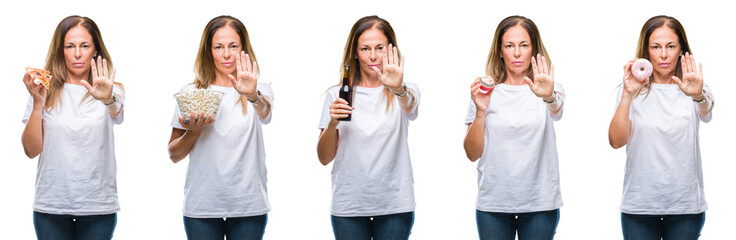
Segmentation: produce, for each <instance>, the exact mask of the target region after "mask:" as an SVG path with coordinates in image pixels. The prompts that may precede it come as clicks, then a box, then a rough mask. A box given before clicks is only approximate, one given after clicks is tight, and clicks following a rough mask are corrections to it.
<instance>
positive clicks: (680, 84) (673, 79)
mask: <svg viewBox="0 0 736 240" xmlns="http://www.w3.org/2000/svg"><path fill="white" fill-rule="evenodd" d="M672 81H675V82H676V83H677V85H679V86H680V88H681V89H682V88H685V87H686V86H685V83H683V82H682V80H680V78H678V77H677V76H672Z"/></svg>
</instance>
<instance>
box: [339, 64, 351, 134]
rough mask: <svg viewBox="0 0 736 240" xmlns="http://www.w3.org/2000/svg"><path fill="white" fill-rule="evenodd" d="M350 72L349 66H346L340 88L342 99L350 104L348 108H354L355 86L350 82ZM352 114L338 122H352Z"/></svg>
mask: <svg viewBox="0 0 736 240" xmlns="http://www.w3.org/2000/svg"><path fill="white" fill-rule="evenodd" d="M348 70H350V66H349V65H345V69H344V71H343V73H342V87H340V98H342V99H345V101H347V102H348V106H351V107H352V106H353V85H352V83H351V82H350V74H349V72H350V71H348ZM350 117H352V114H348V116H347V117H344V118H338V119H337V120H338V121H350Z"/></svg>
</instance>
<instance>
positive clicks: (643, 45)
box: [635, 15, 693, 96]
mask: <svg viewBox="0 0 736 240" xmlns="http://www.w3.org/2000/svg"><path fill="white" fill-rule="evenodd" d="M662 26H667V27H669V28H670V29H672V30H673V31H674V32H675V34H677V39H678V42H679V44H680V50H681V51H682V52H683V53H685V52H689V53H690V54H693V53H692V52H691V50H690V44H688V42H687V35H686V34H685V28H683V27H682V24H680V21H677V19H675V18H673V17H670V16H665V15H659V16H654V17H652V18H650V19H649V20H647V22H646V23H644V26H642V27H641V33H639V43H637V46H636V58H644V59H647V60H649V61H651V56H649V37H651V36H652V33H653V32H654V30H656V29H657V28H660V27H662ZM675 76H677V77H678V78H682V63H681V62H680V59H679V58H678V59H677V66H675ZM652 82H654V78H653V77H652V78H649V82H647V84H645V85H644V87H642V88H640V89H639V91H637V92H636V95H635V96H639V94H641V93H642V90H646V92H647V95H649V89H650V88H651V86H652Z"/></svg>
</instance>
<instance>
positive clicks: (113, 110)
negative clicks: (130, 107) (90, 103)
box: [103, 94, 123, 118]
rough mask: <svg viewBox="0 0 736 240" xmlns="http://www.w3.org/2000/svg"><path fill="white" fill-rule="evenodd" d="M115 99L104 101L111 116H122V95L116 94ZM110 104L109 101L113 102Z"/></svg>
mask: <svg viewBox="0 0 736 240" xmlns="http://www.w3.org/2000/svg"><path fill="white" fill-rule="evenodd" d="M115 97H116V98H115V99H113V100H111V101H108V102H107V103H105V102H103V103H104V104H105V108H107V113H109V114H110V117H112V118H117V117H118V116H120V113H122V112H123V102H122V101H120V98H121V97H120V95H117V94H116V95H115ZM111 102H112V104H110V105H108V104H109V103H111Z"/></svg>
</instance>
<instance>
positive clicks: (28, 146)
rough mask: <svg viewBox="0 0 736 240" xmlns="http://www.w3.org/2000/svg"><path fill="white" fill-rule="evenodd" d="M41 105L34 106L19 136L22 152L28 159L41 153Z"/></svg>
mask: <svg viewBox="0 0 736 240" xmlns="http://www.w3.org/2000/svg"><path fill="white" fill-rule="evenodd" d="M42 109H43V105H40V106H34V108H33V111H32V112H31V116H30V117H29V118H28V122H27V123H26V127H25V129H23V135H21V143H22V144H23V151H24V152H25V153H26V156H28V158H34V157H36V156H38V154H41V151H43V119H41V112H42V111H43V110H42Z"/></svg>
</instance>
